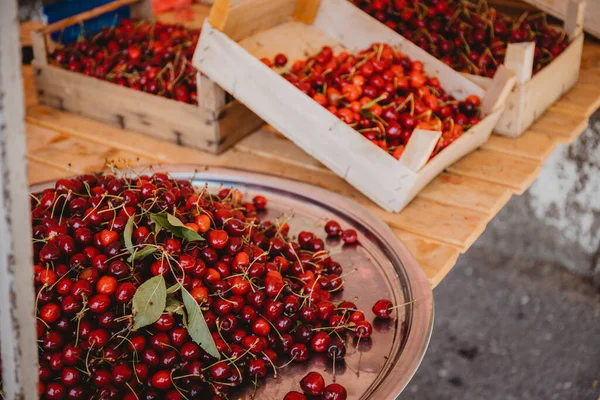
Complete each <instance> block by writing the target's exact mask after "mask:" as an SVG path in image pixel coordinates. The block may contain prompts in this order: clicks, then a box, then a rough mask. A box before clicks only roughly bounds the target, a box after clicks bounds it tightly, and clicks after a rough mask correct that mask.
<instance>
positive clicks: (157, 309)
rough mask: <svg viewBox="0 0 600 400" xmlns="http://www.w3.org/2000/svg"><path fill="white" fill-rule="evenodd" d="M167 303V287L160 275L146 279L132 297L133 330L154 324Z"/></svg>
mask: <svg viewBox="0 0 600 400" xmlns="http://www.w3.org/2000/svg"><path fill="white" fill-rule="evenodd" d="M166 303H167V285H166V284H165V278H164V277H163V276H162V275H157V276H155V277H153V278H150V279H148V280H147V281H146V282H144V283H143V284H142V285H140V287H138V288H137V290H136V291H135V294H134V295H133V330H134V331H135V330H138V329H140V328H143V327H144V326H147V325H150V324H153V323H155V322H156V321H157V320H158V319H159V318H160V316H161V315H162V313H163V311H164V310H165V306H166Z"/></svg>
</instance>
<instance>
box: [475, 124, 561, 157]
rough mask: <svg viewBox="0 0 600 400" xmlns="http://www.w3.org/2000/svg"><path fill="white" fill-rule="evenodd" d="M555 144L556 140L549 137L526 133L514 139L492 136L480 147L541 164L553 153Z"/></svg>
mask: <svg viewBox="0 0 600 400" xmlns="http://www.w3.org/2000/svg"><path fill="white" fill-rule="evenodd" d="M557 143H558V140H557V139H556V138H555V137H552V136H551V135H548V134H545V133H537V132H533V131H526V132H525V133H524V134H523V135H522V136H521V137H519V138H516V139H511V138H507V137H503V136H499V135H492V136H490V138H489V139H488V141H487V142H486V144H484V145H483V146H482V149H484V150H494V151H497V152H500V153H506V154H512V155H514V156H519V157H525V158H530V159H532V160H537V161H542V162H543V161H544V160H545V159H546V158H548V156H549V155H550V154H551V153H552V152H553V151H554V149H555V148H556V145H557Z"/></svg>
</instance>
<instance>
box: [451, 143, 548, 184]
mask: <svg viewBox="0 0 600 400" xmlns="http://www.w3.org/2000/svg"><path fill="white" fill-rule="evenodd" d="M540 169H541V163H539V162H537V161H534V160H529V159H526V158H522V157H517V156H513V155H510V154H505V153H498V152H495V151H487V150H478V151H474V152H473V153H471V154H469V155H468V156H466V157H464V158H463V159H461V160H459V161H458V162H457V163H455V164H454V165H451V166H450V167H448V171H450V172H452V173H454V174H458V175H464V176H470V177H473V178H478V179H482V180H484V181H488V182H493V183H499V184H502V185H504V186H507V187H509V188H511V189H512V190H513V192H514V193H516V194H522V193H523V192H525V190H527V188H529V186H531V184H532V183H533V181H535V179H536V178H537V176H538V174H539V172H540Z"/></svg>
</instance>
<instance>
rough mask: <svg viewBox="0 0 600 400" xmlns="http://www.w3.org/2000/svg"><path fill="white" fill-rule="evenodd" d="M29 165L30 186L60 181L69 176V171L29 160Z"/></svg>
mask: <svg viewBox="0 0 600 400" xmlns="http://www.w3.org/2000/svg"><path fill="white" fill-rule="evenodd" d="M28 158H29V157H28ZM27 164H28V168H27V171H28V177H29V184H30V185H34V184H36V183H41V182H45V181H50V180H56V179H60V178H62V177H64V176H66V175H67V174H68V171H66V170H64V169H61V168H56V167H52V166H49V165H46V164H44V163H41V162H39V161H35V160H31V159H28V161H27Z"/></svg>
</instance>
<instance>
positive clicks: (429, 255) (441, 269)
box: [393, 229, 460, 287]
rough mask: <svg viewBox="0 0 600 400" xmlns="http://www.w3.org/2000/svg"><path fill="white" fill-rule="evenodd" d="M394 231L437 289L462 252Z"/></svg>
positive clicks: (400, 231)
mask: <svg viewBox="0 0 600 400" xmlns="http://www.w3.org/2000/svg"><path fill="white" fill-rule="evenodd" d="M393 231H394V233H395V234H396V236H398V238H399V239H400V240H401V241H402V243H404V245H405V246H406V247H407V248H408V250H409V251H410V252H411V253H412V254H413V255H414V256H415V258H416V259H417V260H418V261H419V265H420V266H421V268H422V269H423V271H425V275H427V277H428V278H429V283H430V284H431V286H432V287H436V286H437V285H438V284H439V283H440V282H441V281H442V280H443V279H444V277H445V276H446V275H447V274H448V272H450V270H451V269H452V267H453V266H454V264H456V260H458V256H459V255H460V252H459V251H458V250H457V249H455V248H454V247H451V246H447V245H444V244H440V243H436V242H431V241H429V240H427V239H425V238H421V237H419V236H415V235H414V234H412V233H409V232H405V231H402V230H400V229H394V230H393Z"/></svg>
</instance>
